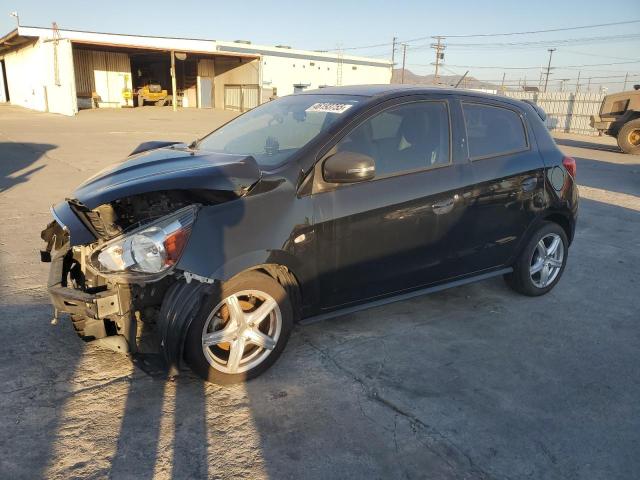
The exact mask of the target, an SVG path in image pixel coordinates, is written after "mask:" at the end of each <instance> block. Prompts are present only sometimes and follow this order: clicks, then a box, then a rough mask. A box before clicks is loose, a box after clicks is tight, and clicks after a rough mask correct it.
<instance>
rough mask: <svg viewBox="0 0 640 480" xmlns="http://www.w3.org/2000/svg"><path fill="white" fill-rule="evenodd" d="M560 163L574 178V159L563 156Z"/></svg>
mask: <svg viewBox="0 0 640 480" xmlns="http://www.w3.org/2000/svg"><path fill="white" fill-rule="evenodd" d="M562 165H564V168H566V169H567V172H569V175H571V176H572V177H573V178H574V179H575V178H576V159H575V158H571V157H564V158H563V159H562Z"/></svg>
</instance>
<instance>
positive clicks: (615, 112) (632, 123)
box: [591, 85, 640, 155]
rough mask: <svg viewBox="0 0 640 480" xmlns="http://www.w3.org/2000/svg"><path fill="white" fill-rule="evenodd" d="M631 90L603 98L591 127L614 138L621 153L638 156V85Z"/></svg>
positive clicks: (639, 101) (639, 98)
mask: <svg viewBox="0 0 640 480" xmlns="http://www.w3.org/2000/svg"><path fill="white" fill-rule="evenodd" d="M633 88H634V89H633V90H632V91H630V92H621V93H614V94H611V95H607V96H606V97H604V99H603V100H602V105H601V107H600V114H599V115H593V116H592V117H591V126H592V127H593V128H595V129H596V130H598V131H599V132H600V133H601V134H602V133H604V134H605V135H609V136H611V137H615V138H616V139H617V140H618V146H619V147H620V149H621V150H622V151H623V152H625V153H629V154H631V155H640V85H634V86H633Z"/></svg>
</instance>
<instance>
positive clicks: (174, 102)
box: [171, 50, 178, 112]
mask: <svg viewBox="0 0 640 480" xmlns="http://www.w3.org/2000/svg"><path fill="white" fill-rule="evenodd" d="M171 105H172V106H173V111H174V112H175V111H177V110H178V87H177V86H176V52H174V51H173V50H171Z"/></svg>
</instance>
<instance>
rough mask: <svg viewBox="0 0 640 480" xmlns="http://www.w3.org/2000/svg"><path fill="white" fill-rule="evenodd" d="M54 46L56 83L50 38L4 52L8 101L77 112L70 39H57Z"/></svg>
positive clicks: (55, 110) (42, 109)
mask: <svg viewBox="0 0 640 480" xmlns="http://www.w3.org/2000/svg"><path fill="white" fill-rule="evenodd" d="M57 50H58V73H59V75H58V78H59V84H56V78H55V71H54V45H53V42H42V41H38V42H36V43H34V44H31V45H28V46H26V47H23V48H20V49H19V50H16V51H14V52H10V53H8V54H6V55H5V57H4V60H5V66H6V69H7V83H8V86H9V100H10V101H11V104H13V105H20V106H22V107H26V108H30V109H32V110H38V111H41V112H46V111H49V112H52V113H62V114H64V115H73V114H75V113H76V112H77V109H76V101H75V81H74V75H73V57H72V54H71V42H69V41H68V40H60V41H59V42H58V47H57Z"/></svg>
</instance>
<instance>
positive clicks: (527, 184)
mask: <svg viewBox="0 0 640 480" xmlns="http://www.w3.org/2000/svg"><path fill="white" fill-rule="evenodd" d="M520 186H521V187H522V190H523V191H525V192H530V191H531V190H534V189H535V188H536V187H537V186H538V179H537V178H536V177H529V178H525V179H524V180H523V181H522V183H520Z"/></svg>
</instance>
